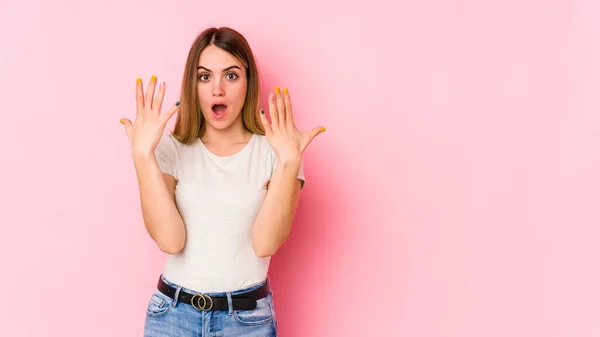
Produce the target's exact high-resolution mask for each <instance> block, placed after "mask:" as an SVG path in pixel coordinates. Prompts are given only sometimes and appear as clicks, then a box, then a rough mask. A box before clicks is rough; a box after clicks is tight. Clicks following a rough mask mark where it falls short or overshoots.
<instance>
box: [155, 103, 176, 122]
mask: <svg viewBox="0 0 600 337" xmlns="http://www.w3.org/2000/svg"><path fill="white" fill-rule="evenodd" d="M178 110H179V101H177V102H176V103H175V104H173V106H172V107H171V108H170V109H169V110H168V111H167V112H165V113H164V114H162V115H161V116H160V118H161V120H162V122H163V124H167V122H168V121H169V119H171V117H173V115H175V113H176V112H177V111H178Z"/></svg>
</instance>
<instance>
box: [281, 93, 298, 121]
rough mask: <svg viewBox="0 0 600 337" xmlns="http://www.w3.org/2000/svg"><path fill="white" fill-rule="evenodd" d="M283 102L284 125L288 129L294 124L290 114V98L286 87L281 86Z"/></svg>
mask: <svg viewBox="0 0 600 337" xmlns="http://www.w3.org/2000/svg"><path fill="white" fill-rule="evenodd" d="M283 104H284V106H285V121H286V122H287V123H286V127H287V128H288V129H290V130H292V129H293V127H294V126H295V124H294V116H293V114H292V100H291V99H290V91H289V90H288V88H283Z"/></svg>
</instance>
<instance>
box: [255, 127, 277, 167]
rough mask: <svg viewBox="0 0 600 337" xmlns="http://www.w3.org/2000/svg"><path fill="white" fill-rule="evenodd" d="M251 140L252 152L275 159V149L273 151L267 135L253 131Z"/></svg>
mask: <svg viewBox="0 0 600 337" xmlns="http://www.w3.org/2000/svg"><path fill="white" fill-rule="evenodd" d="M253 142H254V144H253V146H252V148H253V151H252V153H253V154H256V155H259V156H261V157H266V158H268V159H269V160H273V159H275V151H273V148H272V147H271V144H269V141H268V140H267V136H265V135H261V134H258V133H255V134H254V140H253Z"/></svg>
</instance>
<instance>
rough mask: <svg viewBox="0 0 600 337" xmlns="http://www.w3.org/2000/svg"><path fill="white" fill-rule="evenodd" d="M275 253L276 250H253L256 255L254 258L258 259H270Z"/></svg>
mask: <svg viewBox="0 0 600 337" xmlns="http://www.w3.org/2000/svg"><path fill="white" fill-rule="evenodd" d="M275 252H277V249H266V248H261V249H257V248H254V253H255V254H256V256H258V257H260V258H266V257H271V256H273V255H275Z"/></svg>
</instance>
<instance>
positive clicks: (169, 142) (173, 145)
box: [156, 132, 184, 152]
mask: <svg viewBox="0 0 600 337" xmlns="http://www.w3.org/2000/svg"><path fill="white" fill-rule="evenodd" d="M183 145H184V144H182V143H181V142H180V141H179V140H177V138H175V136H174V135H173V134H172V133H171V132H167V133H164V134H163V135H162V136H161V137H160V140H159V141H158V144H157V145H156V150H157V151H161V152H177V151H178V150H180V148H181V147H183Z"/></svg>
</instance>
